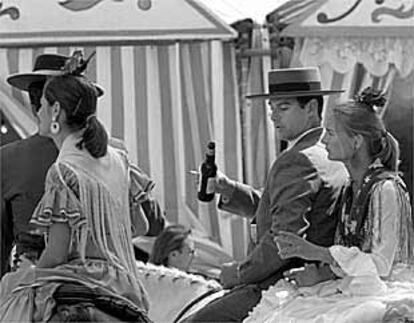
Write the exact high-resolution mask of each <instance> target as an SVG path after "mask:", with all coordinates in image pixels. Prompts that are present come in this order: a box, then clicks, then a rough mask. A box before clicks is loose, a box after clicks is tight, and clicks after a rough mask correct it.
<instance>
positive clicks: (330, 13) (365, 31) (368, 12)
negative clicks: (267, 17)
mask: <svg viewBox="0 0 414 323" xmlns="http://www.w3.org/2000/svg"><path fill="white" fill-rule="evenodd" d="M301 3H302V2H300V1H297V0H293V1H289V2H288V3H287V4H286V6H285V7H291V9H293V11H295V12H296V13H299V12H300V11H301V10H302V9H301V7H303V4H301ZM305 3H306V6H307V7H308V8H309V7H311V6H310V3H313V4H315V5H313V6H312V8H313V10H311V11H307V12H306V14H305V15H303V16H300V17H298V18H299V19H297V20H296V21H295V22H294V23H292V24H290V25H289V26H288V27H287V28H286V29H285V30H284V35H287V36H303V37H309V36H315V37H316V36H322V37H323V36H333V35H341V36H355V37H360V36H363V37H378V36H380V37H412V35H413V34H414V1H413V0H390V1H381V0H377V1H362V0H341V1H329V0H311V1H309V0H307V1H305ZM302 11H303V10H302Z"/></svg>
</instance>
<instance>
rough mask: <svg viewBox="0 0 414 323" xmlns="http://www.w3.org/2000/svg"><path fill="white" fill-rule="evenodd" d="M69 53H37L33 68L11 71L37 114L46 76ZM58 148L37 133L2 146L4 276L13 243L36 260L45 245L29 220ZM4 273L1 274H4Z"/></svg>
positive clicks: (19, 256) (57, 71) (18, 255)
mask: <svg viewBox="0 0 414 323" xmlns="http://www.w3.org/2000/svg"><path fill="white" fill-rule="evenodd" d="M67 59H68V57H67V56H63V55H56V54H44V55H40V56H38V57H37V59H36V61H35V64H34V67H33V71H32V72H28V73H19V74H13V75H10V76H9V77H8V78H7V82H8V83H9V84H10V85H12V86H14V87H16V88H18V89H20V90H22V91H26V92H28V93H29V97H30V104H31V108H32V112H33V114H34V116H35V117H36V118H37V111H38V110H39V109H40V97H41V95H42V91H43V86H44V84H45V82H46V79H47V78H48V77H50V76H54V75H59V74H61V68H62V67H63V65H64V64H65V62H66V60H67ZM57 154H58V151H57V148H56V146H55V144H54V142H53V141H52V140H51V139H50V138H47V137H43V136H40V135H39V134H35V135H33V136H30V137H28V138H26V139H22V140H19V141H16V142H13V143H10V144H8V145H6V146H3V147H1V149H0V158H1V199H2V200H1V205H2V207H1V213H0V221H1V231H2V234H1V249H0V250H1V253H0V258H1V276H3V275H4V274H5V273H6V272H7V271H8V270H9V269H10V268H8V267H9V264H10V261H9V258H10V253H11V249H12V246H13V244H15V245H16V259H15V261H16V262H17V261H18V260H22V259H27V260H29V261H33V260H34V259H37V258H38V257H39V256H40V253H41V252H42V250H43V248H44V238H43V237H42V236H39V235H35V234H33V233H32V229H33V228H32V227H30V225H29V220H30V218H31V216H32V212H33V210H34V208H35V206H36V205H37V203H38V201H39V200H40V198H41V196H42V194H43V190H44V189H43V186H44V182H45V178H46V173H47V170H48V169H49V167H50V165H52V163H53V162H54V161H55V159H56V157H57ZM1 276H0V277H1Z"/></svg>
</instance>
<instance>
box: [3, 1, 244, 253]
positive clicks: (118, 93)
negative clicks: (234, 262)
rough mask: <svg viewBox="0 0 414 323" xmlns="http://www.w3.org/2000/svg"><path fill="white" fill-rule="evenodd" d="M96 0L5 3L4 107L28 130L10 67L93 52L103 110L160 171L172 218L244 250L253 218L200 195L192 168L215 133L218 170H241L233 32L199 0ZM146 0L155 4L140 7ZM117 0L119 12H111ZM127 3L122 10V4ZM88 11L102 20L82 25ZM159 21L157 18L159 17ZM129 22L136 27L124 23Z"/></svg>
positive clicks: (137, 153)
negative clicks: (8, 80) (221, 208)
mask: <svg viewBox="0 0 414 323" xmlns="http://www.w3.org/2000/svg"><path fill="white" fill-rule="evenodd" d="M11 2H13V1H11ZM99 2H100V1H96V0H95V1H83V0H82V1H80V0H73V1H53V0H42V5H41V6H40V5H39V3H37V5H36V6H40V7H43V8H42V9H41V10H40V9H38V8H36V6H34V5H33V2H32V1H28V2H25V3H24V4H23V3H22V2H19V1H15V5H14V6H11V7H10V8H12V7H13V8H14V9H15V10H17V11H18V13H19V14H15V15H14V16H12V15H11V14H10V11H9V12H8V13H7V14H5V13H4V10H3V11H0V62H2V64H0V107H1V109H2V111H3V112H4V113H5V114H6V116H7V117H8V119H9V120H10V121H11V122H12V124H13V125H14V127H15V128H16V130H17V131H18V132H19V134H20V135H21V136H22V137H25V136H27V135H29V134H31V133H33V132H35V131H36V126H35V124H34V121H33V119H32V117H31V115H30V112H29V109H28V108H27V107H28V106H29V102H28V97H27V95H26V94H25V93H22V92H20V91H18V90H16V89H13V88H11V87H10V86H8V84H7V83H6V81H5V78H6V76H7V75H9V74H11V73H16V72H23V71H29V70H31V69H32V66H33V62H34V59H35V57H36V56H37V55H39V54H41V53H60V54H70V53H71V52H72V51H73V50H75V49H82V50H83V51H84V53H85V54H86V55H89V54H90V53H92V52H94V51H96V57H95V59H94V60H93V61H92V63H91V64H90V65H89V67H88V71H87V74H88V76H89V78H90V79H91V80H93V81H95V82H97V83H98V84H99V85H101V86H102V87H103V88H104V89H105V95H104V96H103V97H102V98H100V99H99V105H98V117H99V118H100V120H102V121H103V123H104V125H105V127H106V128H107V130H108V132H109V133H110V134H111V135H112V136H114V137H118V138H121V139H123V140H125V143H126V146H127V148H128V150H129V153H130V157H131V159H132V161H134V162H136V163H138V165H139V166H140V167H141V168H142V169H143V170H144V171H146V172H147V173H148V174H149V175H150V176H151V177H152V178H153V179H154V180H155V182H156V187H155V191H154V195H155V197H156V198H157V199H158V200H159V201H160V203H161V205H162V206H163V207H164V209H165V211H166V214H167V218H168V220H169V221H170V222H179V223H182V224H187V225H189V226H191V227H192V228H194V229H195V231H196V232H198V234H199V235H201V236H204V237H208V238H209V239H211V240H212V241H214V242H216V243H218V244H219V245H220V246H221V247H222V248H223V250H224V251H226V252H227V253H228V254H230V255H232V256H234V257H235V258H236V259H240V258H241V257H243V255H244V254H245V249H246V245H247V234H246V233H247V224H246V223H245V221H244V220H242V219H240V218H238V217H235V216H232V215H230V214H225V213H223V212H221V211H219V210H217V208H216V204H215V203H209V204H204V203H200V202H198V200H197V198H196V190H197V188H196V183H195V179H194V177H193V176H192V175H190V174H189V170H194V169H197V168H198V166H199V165H200V163H201V162H202V160H203V156H204V149H205V147H206V144H207V143H208V141H210V140H215V141H216V143H217V149H216V150H217V153H216V155H217V157H216V158H217V164H218V167H219V169H220V170H221V171H223V172H224V173H226V174H227V175H228V176H229V177H231V178H233V179H237V180H241V179H242V178H241V176H242V156H241V129H240V120H239V118H240V117H239V102H238V97H237V86H236V78H235V54H234V48H233V45H232V43H231V42H229V40H231V39H232V38H234V36H235V34H234V32H233V31H232V30H231V29H230V28H229V27H228V26H227V25H226V24H224V23H222V22H221V21H220V20H218V19H216V18H215V16H214V15H212V14H211V13H210V12H209V11H208V10H206V9H205V8H204V7H202V6H200V5H199V4H198V3H197V2H196V1H194V0H163V1H157V2H151V1H146V2H145V1H143V2H142V1H138V2H137V4H135V3H133V2H130V1H126V2H125V3H123V1H120V0H118V1H115V0H113V1H109V0H107V1H106V2H105V3H99ZM9 3H10V1H9ZM87 3H88V4H89V6H86V4H87ZM131 3H132V4H131ZM148 3H149V4H150V5H151V4H152V5H153V7H150V9H148V7H145V8H144V9H145V10H144V9H142V7H140V8H137V7H136V5H138V6H139V4H141V5H142V4H146V5H148ZM121 6H123V7H121ZM163 6H164V7H165V8H163ZM112 7H113V8H115V7H116V8H117V11H116V12H115V11H112V13H113V15H109V14H108V10H109V11H110V10H111V8H112ZM10 8H9V9H10ZM3 9H5V8H4V7H3ZM6 9H7V8H6ZM121 9H122V10H124V11H125V12H123V13H122V12H121V13H119V11H120V10H121ZM172 9H174V12H173V13H172ZM0 10H1V9H0ZM105 10H106V11H105ZM152 10H153V12H152ZM55 11H56V12H55ZM28 12H30V13H31V14H32V15H36V14H37V15H41V14H43V12H48V17H49V15H50V16H51V17H53V19H55V20H56V19H57V20H58V21H59V20H60V21H62V22H63V23H61V24H57V23H56V22H55V24H54V26H52V27H50V26H49V25H46V24H44V23H42V21H41V19H40V18H41V17H43V20H44V19H45V18H44V17H45V16H39V17H36V16H35V17H33V16H32V19H30V20H27V21H25V19H26V18H27V15H24V14H25V13H28ZM170 13H171V14H170ZM88 14H89V15H91V17H90V18H89V20H90V21H93V22H95V24H96V25H92V26H90V25H88V24H86V23H85V29H88V28H89V29H90V32H89V33H88V32H85V30H82V31H79V30H76V28H77V27H76V26H77V25H76V24H77V23H82V22H84V20H85V16H86V15H88ZM104 14H107V16H105V17H106V19H102V16H101V15H104ZM122 14H124V16H122ZM146 14H148V15H154V16H150V17H148V18H146V16H145V15H146ZM56 15H58V18H56ZM59 15H60V18H59ZM128 15H129V16H128ZM134 15H139V19H137V18H136V17H135V16H134ZM157 15H159V16H157ZM171 15H172V16H173V17H172V18H171V17H170V16H171ZM186 15H188V17H187V16H186ZM16 16H17V18H16ZM77 16H78V17H79V21H78V22H77V20H76V19H77V18H76V17H77ZM19 17H20V18H21V20H22V21H21V25H19V24H18V23H19V19H20V18H19ZM178 18H180V19H181V20H180V21H179V24H178V25H179V27H177V21H176V20H177V19H178ZM53 19H52V20H53ZM126 20H127V21H126ZM170 20H171V21H170ZM125 21H126V22H125ZM154 21H155V22H158V23H159V24H160V25H159V26H158V25H157V26H156V25H154V26H152V25H151V24H154ZM48 22H50V21H48ZM170 23H171V25H174V24H175V25H174V26H172V27H171V26H169V24H170ZM14 24H16V25H14ZM36 24H37V25H36ZM99 24H103V25H99ZM108 25H109V26H110V27H108ZM124 25H125V26H124ZM72 26H75V27H73V28H72ZM111 26H112V27H111ZM114 26H117V27H116V30H114V29H115V28H114ZM48 28H49V29H50V28H52V29H53V28H55V29H56V30H57V29H59V28H60V29H62V30H61V31H59V30H58V31H59V32H58V31H56V30H53V31H51V30H49V29H48ZM104 28H107V29H108V31H107V32H106V31H105V30H103V29H104ZM128 28H129V29H130V33H127V32H125V30H127V29H128ZM78 29H79V28H78ZM118 30H119V33H117V31H118ZM131 30H132V31H131ZM59 33H61V35H62V37H59ZM105 37H106V38H105ZM97 39H98V41H97Z"/></svg>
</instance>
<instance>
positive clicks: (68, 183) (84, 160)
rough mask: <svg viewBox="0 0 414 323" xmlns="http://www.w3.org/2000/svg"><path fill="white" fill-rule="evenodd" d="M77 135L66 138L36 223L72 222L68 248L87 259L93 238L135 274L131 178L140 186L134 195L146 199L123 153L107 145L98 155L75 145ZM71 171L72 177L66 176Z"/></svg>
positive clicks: (115, 262)
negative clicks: (100, 154)
mask: <svg viewBox="0 0 414 323" xmlns="http://www.w3.org/2000/svg"><path fill="white" fill-rule="evenodd" d="M79 140H80V138H79V134H75V135H73V134H72V135H70V136H68V137H67V138H66V139H65V141H64V143H63V145H62V149H61V150H60V153H59V156H58V158H57V160H56V162H55V164H53V165H52V167H51V168H50V170H49V173H48V176H47V179H46V188H45V194H44V196H43V198H42V200H41V201H40V203H39V205H38V206H37V208H36V210H35V212H34V215H33V217H32V222H33V223H35V224H38V225H41V226H43V227H46V228H47V227H48V226H49V225H50V224H51V223H52V222H54V221H56V222H68V224H69V226H70V227H71V231H72V239H71V247H70V249H71V250H70V252H74V251H75V252H76V253H77V254H78V255H79V256H80V258H81V259H82V260H85V250H86V245H87V243H88V241H90V239H92V241H94V243H95V245H96V247H97V248H98V249H99V252H100V253H101V254H102V255H104V256H105V258H106V259H107V261H108V262H110V263H111V264H113V265H115V266H117V267H121V268H123V269H126V270H127V271H129V272H130V273H132V274H133V275H134V276H135V277H137V272H136V266H135V260H134V252H133V246H132V242H131V239H132V238H131V219H130V208H129V206H130V204H129V202H130V201H129V198H130V195H131V192H130V190H131V182H132V184H133V185H132V186H133V187H134V188H135V190H136V192H132V194H133V195H134V196H136V198H138V197H139V199H142V194H143V191H142V190H140V188H139V187H138V186H139V181H137V180H135V181H131V180H130V175H129V174H130V167H129V163H128V159H127V156H126V154H125V153H124V152H122V151H120V150H118V149H114V148H112V147H108V153H107V154H106V155H105V156H104V157H102V158H99V159H96V158H93V157H92V156H91V155H90V154H89V152H88V151H87V150H85V149H83V150H79V149H78V148H76V147H75V144H76V143H77V142H78V141H79ZM68 170H69V173H72V174H74V176H72V177H71V176H68V174H67V173H68ZM74 188H75V189H74Z"/></svg>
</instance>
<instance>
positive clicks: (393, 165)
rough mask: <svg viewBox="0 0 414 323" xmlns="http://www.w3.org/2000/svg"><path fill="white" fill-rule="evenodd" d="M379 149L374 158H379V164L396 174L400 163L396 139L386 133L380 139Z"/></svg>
mask: <svg viewBox="0 0 414 323" xmlns="http://www.w3.org/2000/svg"><path fill="white" fill-rule="evenodd" d="M379 144H380V147H381V149H379V151H378V153H376V154H375V155H374V158H379V159H380V161H381V163H382V164H383V165H384V166H385V167H386V168H388V169H389V170H391V171H394V172H398V166H399V163H400V148H399V145H398V141H397V139H395V138H394V136H393V135H391V134H390V133H389V132H388V131H387V132H386V133H385V134H384V135H383V136H382V137H381V139H380V143H379Z"/></svg>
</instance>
